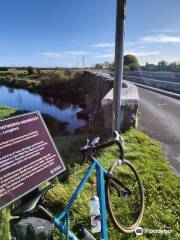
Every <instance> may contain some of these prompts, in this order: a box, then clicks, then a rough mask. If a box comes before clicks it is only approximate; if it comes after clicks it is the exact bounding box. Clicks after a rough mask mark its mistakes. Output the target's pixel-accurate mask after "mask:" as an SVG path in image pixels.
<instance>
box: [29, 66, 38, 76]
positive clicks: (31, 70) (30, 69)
mask: <svg viewBox="0 0 180 240" xmlns="http://www.w3.org/2000/svg"><path fill="white" fill-rule="evenodd" d="M27 72H28V75H32V74H35V73H36V70H35V69H34V68H33V67H31V66H29V67H28V68H27Z"/></svg>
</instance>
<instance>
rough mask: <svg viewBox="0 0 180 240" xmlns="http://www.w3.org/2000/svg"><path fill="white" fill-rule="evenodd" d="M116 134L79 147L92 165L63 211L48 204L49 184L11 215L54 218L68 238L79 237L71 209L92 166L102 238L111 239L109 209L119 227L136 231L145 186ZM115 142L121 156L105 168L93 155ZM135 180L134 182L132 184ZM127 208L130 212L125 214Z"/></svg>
mask: <svg viewBox="0 0 180 240" xmlns="http://www.w3.org/2000/svg"><path fill="white" fill-rule="evenodd" d="M114 135H115V136H114V138H113V139H111V140H109V141H107V142H105V143H101V144H100V143H99V138H95V139H93V141H91V142H90V141H87V144H86V145H85V146H84V147H82V148H81V149H80V151H81V152H82V154H83V161H82V164H84V163H85V162H86V161H88V162H89V163H90V166H89V168H88V170H87V172H86V173H85V175H84V177H83V179H82V180H81V182H80V184H79V185H78V187H77V189H76V191H75V192H74V193H73V195H72V197H71V199H70V200H69V202H68V204H67V206H66V207H65V209H64V210H63V211H62V212H61V213H59V214H57V215H56V216H53V215H52V213H51V212H50V211H49V210H48V209H47V208H46V207H45V204H44V203H45V200H44V197H45V195H46V193H47V192H48V190H49V189H50V188H52V186H53V185H49V186H48V187H46V188H44V189H43V190H41V191H40V192H37V193H36V194H35V195H34V196H32V198H31V199H29V200H28V201H26V202H25V203H24V204H22V205H20V206H18V207H17V208H15V209H13V210H12V211H11V215H12V216H18V217H20V218H23V217H26V216H41V217H42V216H43V218H44V219H47V220H50V221H51V222H53V223H54V225H55V227H56V228H58V230H59V231H60V232H61V233H63V234H64V235H65V236H66V238H67V239H70V240H77V239H78V238H77V237H76V235H75V233H73V232H72V231H70V226H69V225H70V224H69V212H70V209H71V207H72V205H73V203H74V201H75V200H76V199H77V197H78V196H79V194H80V192H81V191H82V189H83V187H84V185H85V183H86V182H87V180H88V179H89V177H90V175H91V174H92V172H93V170H95V169H96V179H97V195H98V197H99V203H100V213H101V239H104V240H107V239H108V228H107V219H106V210H107V212H108V213H109V216H110V219H111V220H112V222H113V224H114V226H115V227H116V228H117V229H118V230H120V231H121V232H123V233H126V234H130V233H133V232H134V231H135V229H136V228H137V227H138V226H139V224H140V222H141V220H142V217H143V212H144V190H143V186H142V183H141V180H140V178H139V175H138V173H137V171H136V170H135V168H134V166H133V165H132V163H130V162H129V161H128V160H125V159H124V151H123V147H122V142H121V140H120V136H119V134H118V132H117V131H114ZM114 144H116V145H117V146H118V147H119V151H120V155H119V157H120V158H119V159H118V160H116V161H115V162H114V164H112V165H111V166H110V168H109V170H108V171H106V170H105V169H104V168H103V166H102V165H101V164H100V163H99V162H98V160H97V159H96V158H95V157H94V154H95V152H96V151H97V150H99V149H102V148H106V147H110V146H112V145H114ZM133 183H135V184H134V185H133ZM135 188H136V189H135ZM135 190H136V192H135ZM117 200H120V204H122V205H119V201H118V202H117ZM123 201H124V202H123ZM127 204H128V205H127ZM129 204H130V206H129ZM121 206H123V209H121ZM132 209H134V213H133V214H132V212H131V214H130V213H129V211H130V210H132ZM122 211H123V212H122ZM126 211H127V216H125V213H126ZM40 212H41V213H40ZM122 213H123V216H122ZM125 223H128V226H125ZM92 239H93V238H92ZM94 239H95V238H94Z"/></svg>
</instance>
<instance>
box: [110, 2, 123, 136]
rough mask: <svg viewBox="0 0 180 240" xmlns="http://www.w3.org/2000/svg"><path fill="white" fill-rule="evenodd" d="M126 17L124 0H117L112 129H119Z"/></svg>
mask: <svg viewBox="0 0 180 240" xmlns="http://www.w3.org/2000/svg"><path fill="white" fill-rule="evenodd" d="M125 17H126V0H117V13H116V40H115V41H116V42H115V70H114V93H113V119H112V120H113V121H112V122H113V126H112V128H113V130H118V131H120V130H121V94H122V77H123V58H124V26H125Z"/></svg>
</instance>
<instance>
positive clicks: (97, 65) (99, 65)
mask: <svg viewBox="0 0 180 240" xmlns="http://www.w3.org/2000/svg"><path fill="white" fill-rule="evenodd" d="M94 68H95V69H102V64H100V63H96V65H95V67H94Z"/></svg>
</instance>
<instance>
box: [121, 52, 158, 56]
mask: <svg viewBox="0 0 180 240" xmlns="http://www.w3.org/2000/svg"><path fill="white" fill-rule="evenodd" d="M126 54H132V55H135V56H137V57H146V56H154V55H159V54H160V52H159V51H139V52H135V51H127V52H125V55H126Z"/></svg>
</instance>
